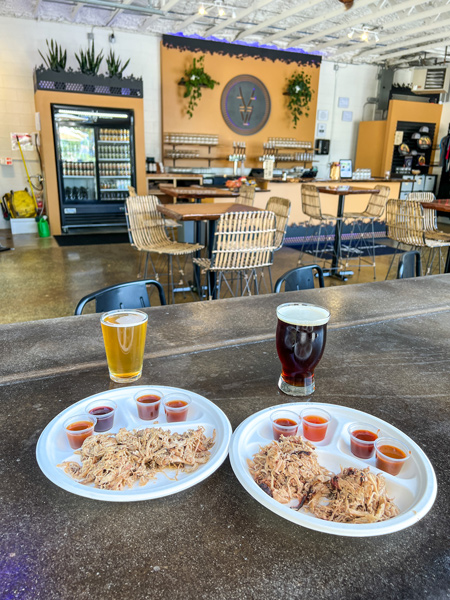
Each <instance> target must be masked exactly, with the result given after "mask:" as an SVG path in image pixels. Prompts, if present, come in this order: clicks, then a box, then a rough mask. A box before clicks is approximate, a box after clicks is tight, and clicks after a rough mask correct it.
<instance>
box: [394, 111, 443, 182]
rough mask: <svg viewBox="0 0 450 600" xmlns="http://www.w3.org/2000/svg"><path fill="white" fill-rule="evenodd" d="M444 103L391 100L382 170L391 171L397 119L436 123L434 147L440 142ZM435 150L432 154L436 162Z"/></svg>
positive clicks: (432, 158) (432, 159) (432, 160)
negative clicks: (439, 135) (439, 134)
mask: <svg viewBox="0 0 450 600" xmlns="http://www.w3.org/2000/svg"><path fill="white" fill-rule="evenodd" d="M441 114H442V105H441V104H425V103H424V102H406V101H405V100H391V101H390V102H389V111H388V118H387V122H386V135H385V138H384V148H385V152H384V160H383V163H382V170H383V171H389V170H390V168H391V165H392V156H393V153H394V137H395V131H396V129H397V121H413V122H417V123H435V124H436V127H435V131H434V139H433V148H434V147H436V146H437V143H438V139H437V138H438V133H439V124H440V122H441ZM434 156H435V151H434V150H433V152H432V154H431V162H432V163H434V160H435V158H434Z"/></svg>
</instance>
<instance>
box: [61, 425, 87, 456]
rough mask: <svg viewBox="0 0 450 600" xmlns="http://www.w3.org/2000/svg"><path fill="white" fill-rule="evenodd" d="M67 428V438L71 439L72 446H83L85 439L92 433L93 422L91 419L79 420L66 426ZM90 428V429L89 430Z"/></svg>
mask: <svg viewBox="0 0 450 600" xmlns="http://www.w3.org/2000/svg"><path fill="white" fill-rule="evenodd" d="M66 429H67V439H68V440H69V444H70V447H71V448H73V449H74V450H77V449H78V448H81V446H82V445H83V442H84V440H85V439H86V438H87V437H89V436H90V435H92V423H91V421H77V422H76V423H71V424H70V425H68V426H67V427H66ZM84 430H86V433H78V434H77V435H71V434H70V431H84ZM89 430H90V431H89Z"/></svg>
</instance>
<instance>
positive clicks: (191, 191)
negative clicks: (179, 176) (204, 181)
mask: <svg viewBox="0 0 450 600" xmlns="http://www.w3.org/2000/svg"><path fill="white" fill-rule="evenodd" d="M159 189H160V190H161V192H164V194H167V195H168V196H172V198H232V197H233V196H237V194H236V192H234V191H232V190H229V189H222V188H214V187H202V186H196V185H193V186H190V187H174V186H165V185H160V186H159Z"/></svg>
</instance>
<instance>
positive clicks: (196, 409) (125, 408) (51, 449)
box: [36, 385, 231, 502]
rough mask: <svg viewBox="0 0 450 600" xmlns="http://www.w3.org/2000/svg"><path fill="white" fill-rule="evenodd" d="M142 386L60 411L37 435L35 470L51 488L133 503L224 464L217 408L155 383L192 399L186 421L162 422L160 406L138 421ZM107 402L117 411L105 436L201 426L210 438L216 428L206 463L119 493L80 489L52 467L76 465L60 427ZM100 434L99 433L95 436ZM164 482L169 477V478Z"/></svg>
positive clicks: (226, 432) (225, 432)
mask: <svg viewBox="0 0 450 600" xmlns="http://www.w3.org/2000/svg"><path fill="white" fill-rule="evenodd" d="M145 387H148V386H132V387H123V388H121V389H116V390H112V391H107V392H101V393H100V394H95V395H94V396H89V397H88V398H84V399H83V400H80V401H79V402H77V403H76V404H73V405H72V406H70V407H69V408H66V409H65V410H63V411H62V412H61V413H59V415H58V416H56V417H55V418H54V419H53V420H52V421H50V423H49V424H48V425H47V427H46V428H45V429H44V431H43V432H42V434H41V436H40V437H39V440H38V443H37V447H36V458H37V462H38V465H39V467H40V468H41V470H42V472H43V473H44V475H45V476H46V477H48V478H49V479H50V481H53V483H55V484H56V485H58V486H59V487H61V488H63V489H64V490H67V491H68V492H71V493H72V494H77V495H79V496H85V497H86V498H93V499H95V500H106V501H109V502H132V501H135V500H152V499H154V498H162V497H163V496H169V495H171V494H176V493H177V492H181V491H182V490H186V489H188V488H190V487H192V486H194V485H196V484H197V483H199V482H200V481H203V480H204V479H206V478H207V477H209V476H210V475H211V474H212V473H214V471H216V470H217V469H218V468H219V467H220V465H221V464H222V463H223V461H224V460H225V458H226V456H227V454H228V447H229V444H230V439H231V425H230V422H229V420H228V418H227V417H226V415H225V414H224V412H223V411H222V410H220V408H219V407H218V406H216V405H215V404H213V403H212V402H211V401H209V400H207V399H206V398H204V397H203V396H200V395H199V394H195V393H194V392H190V391H188V390H183V389H181V388H175V387H166V386H162V385H156V387H158V388H159V389H161V390H164V391H165V392H166V393H170V392H186V393H188V394H190V396H191V398H192V404H191V406H190V408H189V415H188V420H187V421H184V422H180V423H167V421H166V417H165V414H164V409H163V407H162V406H161V408H160V411H159V416H158V418H157V419H155V421H157V422H158V423H157V424H154V423H155V421H142V420H141V419H139V417H138V414H137V410H136V406H135V401H134V399H133V396H134V394H136V392H139V391H140V390H143V389H144V388H145ZM102 398H103V399H105V400H106V399H111V400H114V401H115V402H116V403H117V411H116V414H115V417H114V426H113V427H112V428H111V429H110V430H109V431H107V432H105V434H110V433H117V432H118V431H119V429H120V428H122V427H126V428H127V429H145V428H146V427H152V426H154V427H161V428H163V429H170V431H172V432H174V431H177V432H179V433H183V432H184V431H187V430H188V429H197V427H199V426H200V425H201V426H203V427H204V428H205V435H206V436H207V437H211V436H212V434H213V430H214V429H215V430H216V440H215V444H214V446H213V447H212V448H211V450H210V452H211V457H210V459H209V461H208V462H207V463H206V464H203V465H201V466H200V467H199V468H198V469H197V470H196V471H194V472H193V473H182V472H180V473H178V475H177V479H174V477H175V471H174V470H173V469H168V470H167V471H166V474H167V476H166V475H165V474H164V473H159V474H158V475H157V478H156V480H152V481H149V482H148V483H147V484H146V485H144V486H139V484H138V483H136V484H135V485H134V486H133V487H132V488H127V489H125V490H122V491H113V490H101V489H97V488H95V487H94V486H93V484H90V485H83V484H81V483H79V482H77V481H75V479H72V478H71V477H70V476H69V475H67V474H66V473H65V472H64V470H63V469H62V468H60V467H57V466H56V465H58V464H60V463H62V462H64V461H73V460H74V461H77V462H78V463H80V464H81V462H80V458H79V455H78V454H74V451H73V450H72V448H71V447H70V446H69V442H68V441H67V436H66V434H65V432H64V429H63V423H64V421H65V420H66V419H68V418H70V416H71V415H76V414H79V413H83V412H84V411H85V409H86V407H87V405H88V404H90V403H91V402H92V401H94V400H101V399H102ZM99 435H102V434H99ZM169 478H170V479H169Z"/></svg>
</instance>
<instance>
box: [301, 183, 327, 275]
mask: <svg viewBox="0 0 450 600" xmlns="http://www.w3.org/2000/svg"><path fill="white" fill-rule="evenodd" d="M300 189H301V198H302V211H303V213H304V214H305V215H307V216H308V217H309V222H308V227H310V226H311V225H312V224H313V221H319V226H318V231H317V233H316V234H315V235H314V236H307V237H305V240H304V242H303V244H302V247H301V250H300V258H299V259H298V264H299V265H300V264H301V263H302V257H301V255H302V254H304V248H305V245H306V244H307V243H309V242H312V241H314V240H316V242H317V243H316V250H315V252H314V256H316V257H317V256H322V254H323V251H322V252H321V253H320V254H319V245H320V241H321V232H322V227H323V226H324V225H326V224H327V221H336V215H329V214H325V213H322V209H321V206H320V195H319V192H318V190H317V187H316V186H315V185H311V184H307V183H304V184H303V185H302V186H301V188H300ZM327 240H328V238H327ZM327 240H326V241H327Z"/></svg>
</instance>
